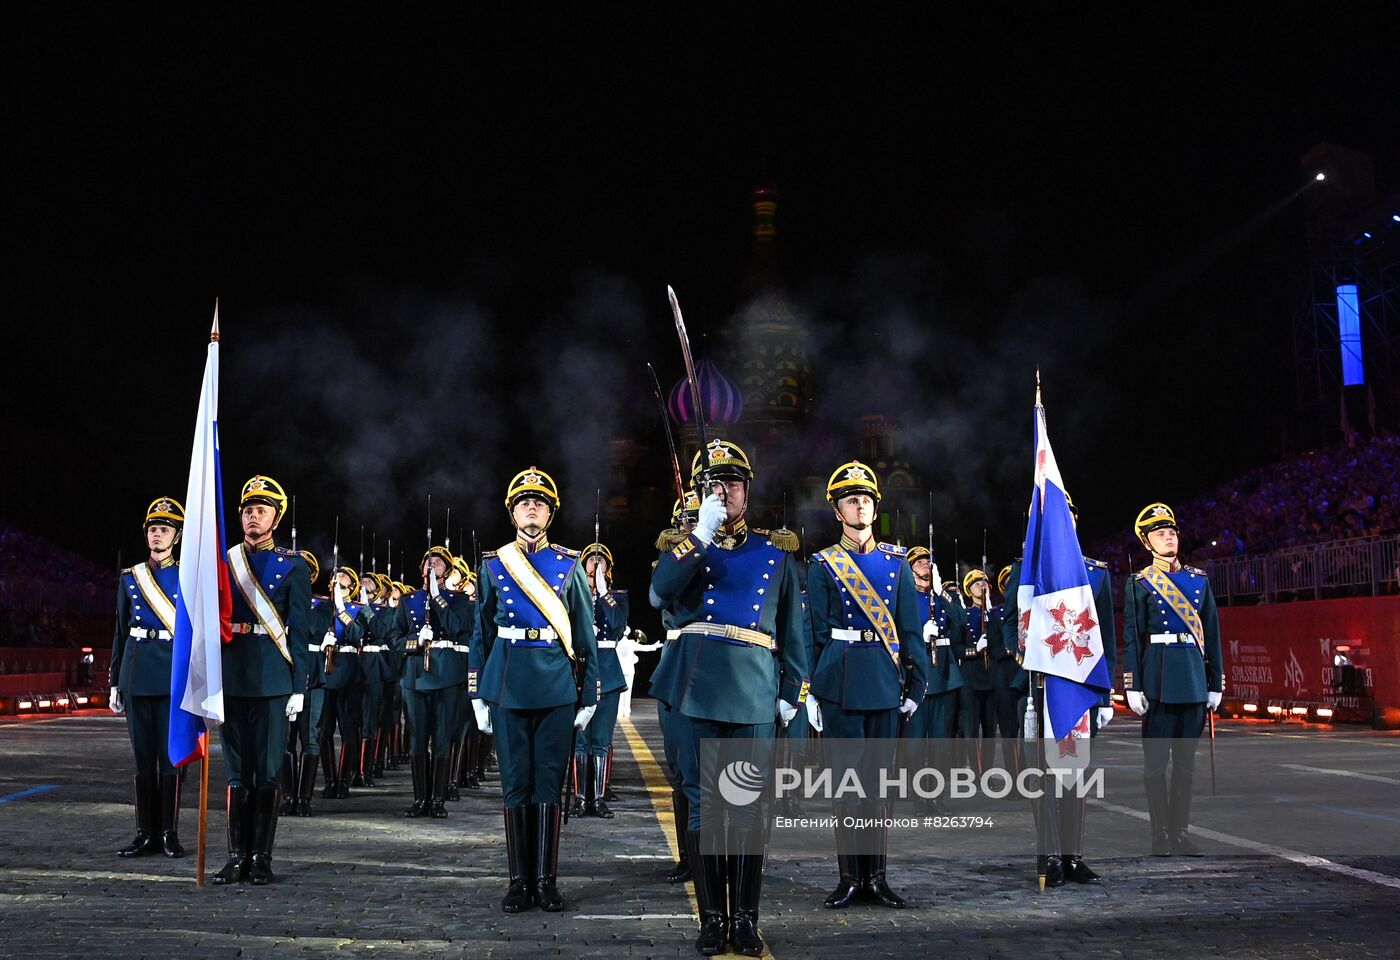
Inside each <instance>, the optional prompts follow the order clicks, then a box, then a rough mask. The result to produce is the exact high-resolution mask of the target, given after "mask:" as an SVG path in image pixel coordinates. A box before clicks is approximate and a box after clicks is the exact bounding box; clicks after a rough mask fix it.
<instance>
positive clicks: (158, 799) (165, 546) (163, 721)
mask: <svg viewBox="0 0 1400 960" xmlns="http://www.w3.org/2000/svg"><path fill="white" fill-rule="evenodd" d="M184 525H185V508H184V507H182V506H180V504H179V502H178V501H177V500H175V499H174V498H172V497H158V498H157V499H155V500H152V501H151V505H150V506H149V507H147V508H146V520H145V522H144V528H145V531H146V548H147V550H149V551H150V555H149V556H148V557H147V559H146V560H145V561H144V562H142V563H139V564H137V565H136V566H134V567H132V568H131V569H129V570H123V571H122V575H121V583H120V584H119V585H118V586H117V628H116V633H115V634H114V635H113V637H112V665H111V668H110V671H109V682H110V684H111V687H112V690H111V697H110V699H109V701H108V703H109V705H110V706H111V708H112V712H113V713H122V712H125V713H126V730H127V735H128V736H129V737H130V738H131V752H132V754H133V756H134V758H135V760H136V774H135V776H134V777H133V778H132V784H133V786H134V787H135V791H136V838H135V839H134V840H132V841H131V843H129V844H127V845H126V846H125V847H123V848H122V849H120V850H118V851H117V854H118V855H119V856H123V857H140V856H144V855H146V854H149V853H164V854H165V855H166V856H167V857H183V856H184V855H185V850H184V848H183V847H182V846H180V837H179V817H180V775H179V774H178V773H177V772H176V770H175V768H174V767H173V766H172V765H171V763H170V753H169V750H168V749H167V742H166V741H167V739H168V738H169V735H170V660H171V654H170V645H171V641H172V640H173V639H174V636H175V601H176V600H178V599H179V596H180V567H179V565H178V564H176V562H175V544H177V543H179V542H180V532H181V529H182V528H183V527H184Z"/></svg>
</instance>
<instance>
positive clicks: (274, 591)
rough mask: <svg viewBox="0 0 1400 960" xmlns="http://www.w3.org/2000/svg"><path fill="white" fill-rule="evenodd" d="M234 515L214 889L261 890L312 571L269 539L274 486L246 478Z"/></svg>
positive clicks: (275, 516) (269, 876)
mask: <svg viewBox="0 0 1400 960" xmlns="http://www.w3.org/2000/svg"><path fill="white" fill-rule="evenodd" d="M239 508H240V519H241V521H242V526H243V542H242V543H238V544H235V545H234V546H232V547H230V548H229V551H228V567H229V579H230V580H231V581H232V586H233V590H232V593H233V618H232V619H233V640H232V642H230V643H226V644H224V645H223V651H222V653H223V674H224V713H225V720H224V724H223V726H222V727H220V735H221V737H222V739H223V746H224V765H225V767H226V768H227V771H228V801H227V804H228V808H227V809H228V850H229V854H228V862H227V863H225V864H224V866H223V868H222V869H221V870H219V871H218V872H217V873H216V874H214V883H216V884H228V883H236V882H241V881H243V880H245V879H247V880H251V881H252V882H253V883H255V884H266V883H270V882H272V880H273V879H274V877H273V873H272V847H273V841H274V838H275V836H276V830H277V812H278V805H279V800H280V797H279V796H278V794H279V793H280V785H279V783H278V778H277V773H278V768H279V767H280V766H281V765H282V754H283V753H285V752H286V747H287V722H288V720H290V719H292V718H294V717H296V716H297V714H299V713H301V711H302V710H303V708H304V701H305V691H306V677H307V674H308V673H309V666H308V664H307V659H308V656H309V652H308V650H307V647H308V646H309V644H310V634H309V630H308V628H309V625H310V620H311V572H310V570H308V569H307V566H306V561H305V560H303V559H302V558H301V557H299V556H298V555H297V554H295V553H293V552H291V551H289V550H281V549H279V548H278V547H277V544H276V542H275V541H274V540H273V531H274V530H276V529H277V525H278V523H280V522H281V520H282V516H283V514H285V513H286V510H287V495H286V493H284V492H283V490H282V487H281V486H280V485H279V484H278V483H277V481H275V480H273V479H272V478H270V477H264V476H255V477H253V478H252V479H251V480H249V481H248V482H247V483H246V484H244V485H243V491H242V495H241V496H240V498H239Z"/></svg>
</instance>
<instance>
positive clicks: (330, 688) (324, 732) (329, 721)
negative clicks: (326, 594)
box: [308, 566, 365, 800]
mask: <svg viewBox="0 0 1400 960" xmlns="http://www.w3.org/2000/svg"><path fill="white" fill-rule="evenodd" d="M331 584H332V596H333V597H334V601H333V602H334V605H335V608H334V619H333V620H332V622H331V627H332V633H333V634H334V636H335V644H334V646H333V647H327V649H326V658H325V661H324V665H323V673H322V677H323V681H324V685H325V691H326V695H325V696H326V699H325V704H324V707H323V710H322V714H321V762H322V763H323V764H324V765H325V770H326V787H325V790H324V791H323V792H322V793H321V796H322V797H323V798H325V799H327V800H333V799H340V800H343V799H345V798H346V797H348V796H350V786H351V781H352V777H351V773H352V771H358V770H359V766H358V763H359V753H360V751H359V741H360V723H361V717H360V710H361V707H362V705H363V701H364V673H363V672H362V671H361V669H360V643H361V642H362V641H363V639H364V634H365V624H364V622H363V621H362V620H361V619H360V612H361V610H362V608H363V607H364V604H363V603H354V602H351V601H349V600H348V599H347V598H349V597H354V596H361V597H362V598H363V595H364V590H363V588H362V586H361V584H362V581H361V579H360V575H359V573H358V572H356V570H355V569H354V568H353V567H347V566H340V567H337V568H336V569H335V570H333V571H331ZM308 652H309V650H308ZM337 730H339V731H340V748H339V749H338V750H337V748H336V745H335V734H336V731H337Z"/></svg>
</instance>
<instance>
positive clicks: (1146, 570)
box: [1133, 567, 1152, 580]
mask: <svg viewBox="0 0 1400 960" xmlns="http://www.w3.org/2000/svg"><path fill="white" fill-rule="evenodd" d="M1151 572H1152V568H1151V567H1143V568H1142V569H1141V570H1139V571H1138V572H1137V573H1135V574H1133V579H1134V580H1146V579H1147V575H1148V574H1149V573H1151Z"/></svg>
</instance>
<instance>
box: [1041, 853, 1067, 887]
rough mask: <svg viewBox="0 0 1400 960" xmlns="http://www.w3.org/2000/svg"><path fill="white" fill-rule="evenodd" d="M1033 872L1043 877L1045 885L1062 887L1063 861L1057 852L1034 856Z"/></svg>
mask: <svg viewBox="0 0 1400 960" xmlns="http://www.w3.org/2000/svg"><path fill="white" fill-rule="evenodd" d="M1035 872H1036V874H1037V875H1038V876H1042V877H1044V878H1045V885H1046V886H1047V887H1063V886H1064V885H1065V868H1064V861H1063V860H1061V859H1060V857H1059V855H1058V854H1042V855H1041V856H1038V857H1036V858H1035Z"/></svg>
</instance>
